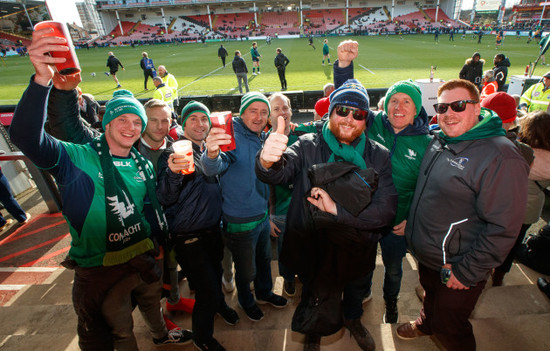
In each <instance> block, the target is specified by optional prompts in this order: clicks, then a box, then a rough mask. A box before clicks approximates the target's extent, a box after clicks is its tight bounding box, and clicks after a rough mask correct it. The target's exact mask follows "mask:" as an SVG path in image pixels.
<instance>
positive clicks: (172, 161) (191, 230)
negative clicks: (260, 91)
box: [157, 101, 239, 350]
mask: <svg viewBox="0 0 550 351" xmlns="http://www.w3.org/2000/svg"><path fill="white" fill-rule="evenodd" d="M209 116H210V111H209V109H208V107H206V106H205V105H203V104H202V103H200V102H197V101H190V102H189V103H188V104H187V105H186V106H185V107H184V108H183V110H182V113H181V120H182V126H183V133H184V138H185V140H179V141H177V142H175V143H174V144H172V149H173V150H174V152H172V149H170V148H169V149H167V150H166V152H165V153H164V154H163V156H162V157H161V160H160V162H159V169H160V171H159V172H158V185H157V196H158V198H159V201H160V203H161V204H162V205H163V206H164V209H165V215H166V220H167V221H168V227H169V228H170V233H171V234H172V237H173V239H174V245H175V251H176V258H177V260H178V263H179V264H180V266H182V268H183V270H184V271H185V272H186V274H187V279H189V282H190V283H191V284H192V285H193V287H194V289H195V306H194V308H193V316H192V329H193V340H194V342H195V344H196V345H197V347H198V348H200V349H201V350H220V348H219V343H218V341H217V340H216V339H215V338H214V337H213V331H214V317H215V315H216V314H217V313H218V314H220V315H221V316H222V317H223V318H224V320H225V321H226V323H228V324H230V325H234V324H236V323H237V322H238V321H239V316H238V315H237V312H235V310H233V309H232V308H230V307H229V306H227V304H226V302H225V298H224V295H223V292H222V288H221V277H222V267H221V259H222V257H223V240H222V234H221V230H220V220H221V214H222V197H221V191H220V185H219V182H218V180H217V177H216V176H207V175H205V174H204V171H203V169H202V166H201V162H200V157H201V154H202V153H203V152H204V151H205V148H204V139H206V136H207V135H208V132H209V131H210V126H211V123H210V118H209ZM179 143H188V144H191V145H188V146H191V147H192V149H191V150H188V149H187V150H186V149H185V147H183V148H182V149H183V150H184V151H183V153H180V152H178V151H177V150H176V149H178V147H179ZM188 146H187V147H188ZM189 152H191V153H192V156H191V157H192V158H191V160H189V158H188V155H187V154H188V153H189ZM192 165H194V166H192Z"/></svg>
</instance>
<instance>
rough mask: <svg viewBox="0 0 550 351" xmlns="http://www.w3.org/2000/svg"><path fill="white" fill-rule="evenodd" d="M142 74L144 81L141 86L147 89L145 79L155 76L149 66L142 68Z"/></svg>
mask: <svg viewBox="0 0 550 351" xmlns="http://www.w3.org/2000/svg"><path fill="white" fill-rule="evenodd" d="M143 76H144V78H145V79H144V81H143V86H144V87H145V89H147V80H148V79H149V77H151V79H153V78H155V77H154V76H153V70H152V69H151V68H149V69H144V70H143Z"/></svg>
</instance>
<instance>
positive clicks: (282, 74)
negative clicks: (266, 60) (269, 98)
mask: <svg viewBox="0 0 550 351" xmlns="http://www.w3.org/2000/svg"><path fill="white" fill-rule="evenodd" d="M277 72H278V73H279V80H280V81H281V89H283V90H286V77H285V69H284V68H283V69H277Z"/></svg>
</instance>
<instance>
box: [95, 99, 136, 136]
mask: <svg viewBox="0 0 550 351" xmlns="http://www.w3.org/2000/svg"><path fill="white" fill-rule="evenodd" d="M125 113H133V114H135V115H137V116H138V117H139V118H141V122H142V124H141V132H142V133H143V132H144V131H145V127H147V115H146V114H145V109H144V108H143V105H142V104H141V102H139V100H138V99H136V98H135V97H134V94H132V92H131V91H129V90H124V89H121V90H117V91H115V92H114V93H113V98H112V99H111V100H109V101H107V103H106V104H105V115H103V122H102V123H101V125H102V126H103V129H105V126H106V125H107V124H109V123H111V121H112V120H113V119H115V118H117V117H118V116H120V115H123V114H125Z"/></svg>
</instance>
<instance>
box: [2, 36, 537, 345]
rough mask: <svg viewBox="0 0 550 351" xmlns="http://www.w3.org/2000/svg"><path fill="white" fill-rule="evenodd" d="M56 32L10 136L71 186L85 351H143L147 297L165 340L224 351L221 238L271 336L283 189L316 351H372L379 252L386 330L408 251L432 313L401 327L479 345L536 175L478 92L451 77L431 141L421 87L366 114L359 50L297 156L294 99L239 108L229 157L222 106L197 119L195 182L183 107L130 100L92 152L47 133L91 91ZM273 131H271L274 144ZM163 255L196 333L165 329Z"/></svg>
mask: <svg viewBox="0 0 550 351" xmlns="http://www.w3.org/2000/svg"><path fill="white" fill-rule="evenodd" d="M49 31H50V29H44V30H39V31H35V32H34V33H33V44H32V45H31V47H30V49H29V53H30V58H31V62H32V64H33V65H34V67H35V71H36V74H35V75H34V76H33V77H32V78H31V82H30V84H29V87H28V88H27V90H26V91H25V93H24V95H23V97H22V99H21V101H20V103H19V105H18V107H17V109H16V112H15V115H14V118H13V122H12V126H11V128H10V136H11V138H12V141H13V142H14V144H16V145H17V146H18V147H19V148H20V149H21V150H22V151H23V152H24V153H25V155H27V157H29V158H30V159H31V160H32V161H33V162H35V163H36V164H37V165H38V166H39V167H41V168H43V169H47V170H49V171H50V172H51V173H52V174H53V175H54V177H55V178H56V180H57V183H58V184H59V185H60V191H61V194H62V199H63V202H64V206H63V214H64V216H65V218H66V219H67V221H68V222H69V224H70V229H71V236H72V243H71V250H70V252H69V258H70V259H69V260H68V263H70V265H71V267H72V268H73V269H75V281H74V286H73V303H74V306H75V311H76V313H77V315H78V317H79V318H78V334H79V344H80V346H81V348H82V349H84V350H95V349H102V350H110V349H113V348H116V347H118V346H120V345H124V347H128V349H132V347H137V346H134V345H135V338H134V337H133V333H132V323H131V318H132V317H131V312H132V308H133V305H132V301H135V302H136V303H137V305H138V307H139V308H140V310H141V312H142V313H143V315H144V319H145V321H146V324H147V326H148V328H149V330H150V331H151V333H152V336H153V340H154V342H155V343H157V344H158V343H172V342H185V341H189V340H190V339H191V338H193V341H194V343H195V345H196V346H197V347H198V348H199V349H201V350H224V348H223V346H222V345H221V344H220V343H219V342H217V340H216V339H215V338H214V337H213V318H214V316H215V315H216V314H220V315H221V316H222V317H223V319H224V320H225V321H226V322H227V323H229V324H235V323H237V322H238V320H239V318H238V314H237V313H236V311H234V310H233V309H231V308H230V307H229V306H227V304H226V303H225V300H224V297H223V293H222V292H221V280H222V278H221V275H222V270H221V259H222V257H221V256H222V255H223V254H222V252H223V241H225V245H226V246H227V247H228V248H229V250H230V252H231V254H232V256H233V261H234V264H235V280H236V286H237V295H238V303H239V305H240V307H241V308H242V309H243V310H244V312H245V314H246V316H247V317H248V318H249V319H250V320H252V321H256V322H257V321H260V320H261V319H263V318H264V311H263V310H262V309H260V308H259V306H258V305H262V304H270V305H272V306H273V307H276V308H284V307H285V306H287V304H288V302H287V299H286V298H284V297H282V296H279V295H276V294H274V293H273V291H272V290H273V280H272V274H271V263H270V262H271V241H270V238H269V236H270V231H271V230H272V228H271V225H270V211H269V196H270V189H269V185H278V186H286V188H287V193H286V194H287V195H286V199H287V200H289V203H288V202H286V203H288V209H287V210H286V213H287V214H286V219H285V223H284V224H285V225H284V230H283V232H281V235H284V240H283V242H282V246H283V247H282V252H281V256H280V260H281V263H283V264H284V266H285V267H286V268H287V269H288V272H290V273H291V274H290V276H287V277H285V291H287V293H289V292H290V293H293V286H292V284H286V283H287V281H288V282H292V283H293V282H294V280H293V279H294V274H297V275H298V277H299V278H300V281H301V282H302V284H303V285H302V296H301V302H300V304H299V306H298V308H297V310H296V312H295V314H294V317H293V321H292V328H293V330H296V331H299V332H301V333H303V334H305V335H306V339H305V345H304V349H306V350H319V349H320V339H321V337H322V336H326V335H329V334H332V333H334V332H335V331H337V330H339V329H340V328H341V327H342V326H345V327H346V328H347V329H348V330H349V331H350V334H351V335H352V336H353V337H354V339H355V340H356V341H357V343H358V345H359V346H360V348H361V349H362V350H374V348H375V342H374V339H373V338H372V336H371V335H370V333H369V332H368V330H367V329H366V328H365V327H364V326H363V325H362V323H361V315H362V313H363V309H362V303H363V301H364V300H365V299H366V298H367V299H368V297H369V295H370V289H371V280H372V273H373V270H374V268H375V257H376V252H377V245H378V243H379V242H380V243H381V246H382V256H383V261H384V265H385V268H386V272H385V279H384V299H385V302H386V313H385V316H384V319H385V321H386V322H387V323H396V322H397V320H398V313H397V301H398V295H399V287H400V280H401V274H402V268H401V266H402V262H401V261H402V258H403V256H404V255H405V251H406V249H407V248H408V249H409V250H410V251H411V252H412V253H413V255H414V256H415V257H416V259H417V260H418V262H419V275H420V282H421V284H422V286H423V287H424V290H425V298H424V305H423V311H422V313H421V316H420V317H419V318H418V319H417V320H416V321H414V322H408V323H405V324H402V325H400V326H399V327H398V328H397V335H398V337H400V338H403V339H411V338H415V337H418V336H422V335H435V336H436V337H437V338H438V339H439V340H440V342H441V343H442V344H443V345H444V346H445V347H446V348H447V349H448V350H474V349H475V339H474V335H473V332H472V326H471V324H470V323H469V321H468V317H469V315H470V313H471V312H472V310H473V308H474V307H475V304H476V302H477V299H478V298H479V295H480V294H481V291H482V289H483V287H484V285H485V282H486V280H487V277H488V275H489V273H490V271H491V270H492V269H493V268H494V267H496V266H498V265H499V264H500V263H501V262H502V261H503V260H504V258H505V257H506V255H507V254H508V252H509V251H510V249H511V247H512V246H513V244H514V242H515V240H516V237H517V233H518V230H519V226H520V225H521V220H520V219H519V218H521V217H522V216H523V212H524V209H525V199H526V187H527V174H528V168H529V167H528V165H527V163H526V162H525V160H524V159H523V157H522V156H521V155H520V153H519V152H518V150H517V149H516V147H515V146H514V144H512V143H511V142H510V141H509V140H508V139H506V137H505V136H504V134H505V133H504V130H503V129H502V127H501V126H502V123H501V121H500V119H499V118H498V116H497V115H496V114H495V113H493V112H492V111H490V110H485V109H481V107H480V104H479V92H478V90H477V88H476V86H475V85H473V84H471V83H469V82H467V81H465V80H451V81H449V82H447V83H445V84H444V85H442V86H441V87H440V89H439V91H438V103H437V104H435V105H434V108H435V110H436V112H437V117H438V123H439V126H440V128H441V132H440V133H439V134H436V135H435V136H434V137H430V136H429V135H428V128H427V116H426V112H425V110H424V108H423V107H422V102H421V101H422V98H421V93H420V89H419V88H418V86H416V85H415V84H414V83H413V82H411V81H401V82H398V83H396V84H394V85H393V86H392V87H390V89H389V90H388V94H387V96H386V100H385V104H384V111H381V112H379V113H376V114H375V113H373V112H372V111H371V110H370V109H369V105H370V104H369V102H370V101H369V96H368V93H367V91H366V89H365V88H364V87H363V86H362V84H361V83H360V82H358V81H357V80H355V79H353V60H354V59H355V58H356V57H357V54H358V47H357V43H356V42H353V41H345V42H343V43H341V44H340V45H339V46H338V60H337V61H336V62H335V63H334V79H335V88H336V90H334V91H333V92H332V93H331V94H330V96H329V108H328V112H327V114H326V115H325V116H323V118H322V119H321V120H320V121H317V122H315V123H313V124H311V126H312V129H311V130H309V132H308V133H305V134H304V135H302V136H300V137H299V138H296V137H293V138H292V139H293V140H292V141H293V142H291V141H289V135H291V133H290V127H289V123H290V117H291V113H288V110H289V109H290V108H291V107H290V101H289V100H288V99H285V97H284V95H282V94H280V96H275V97H273V98H270V100H271V101H270V100H268V99H267V98H266V97H265V96H264V95H263V94H261V93H258V92H249V93H247V94H245V95H244V96H243V97H242V99H241V107H240V111H239V116H238V117H234V118H233V119H232V123H233V129H234V142H235V144H236V148H235V149H234V150H230V151H222V149H223V148H224V147H225V146H226V145H229V144H230V143H231V142H232V136H231V135H229V134H227V133H226V132H225V130H224V129H222V128H214V127H212V124H211V121H210V118H209V117H210V111H209V110H208V108H207V107H206V106H204V105H203V104H200V103H198V102H190V103H189V104H188V105H186V106H185V107H184V108H183V110H182V113H181V124H182V128H183V132H184V139H187V140H190V141H191V142H192V143H193V158H194V164H195V171H194V172H192V173H191V174H184V173H189V172H188V170H189V169H190V162H189V161H188V160H187V159H186V158H184V157H182V156H180V155H178V154H175V153H174V152H173V151H174V150H173V149H172V147H171V146H170V143H171V140H170V139H169V138H167V134H168V127H167V125H168V122H167V120H169V118H170V117H169V116H170V112H169V110H170V108H169V106H168V104H166V103H165V102H163V101H160V100H151V101H150V102H148V104H146V106H145V108H144V107H143V106H142V105H141V104H140V103H139V101H137V100H136V99H135V98H134V97H133V96H132V94H131V93H130V92H128V91H125V90H119V91H117V92H115V95H114V97H113V99H112V100H110V101H109V102H108V103H107V106H106V114H105V117H104V119H103V122H102V124H103V129H104V130H105V132H104V133H103V134H101V135H99V136H97V137H96V138H94V139H93V140H91V141H89V142H85V143H81V144H77V143H73V142H69V141H59V140H58V139H56V138H54V137H52V136H50V135H48V134H47V133H45V132H44V129H43V124H44V120H45V119H46V117H48V118H50V117H51V116H46V115H45V113H46V112H45V111H48V113H52V112H51V110H49V109H47V108H46V107H48V96H49V94H50V91H51V92H52V93H53V92H54V91H55V90H56V89H57V90H69V92H68V93H66V94H65V95H67V96H68V97H69V98H71V96H72V95H71V94H72V92H71V91H72V90H73V88H74V87H75V86H76V85H77V84H78V81H79V76H60V75H59V74H57V73H54V70H53V68H52V67H51V65H52V64H54V63H56V62H61V61H62V60H64V59H62V58H54V57H50V56H46V55H44V54H45V53H46V52H48V51H56V50H58V51H61V50H63V46H57V47H59V48H56V45H52V44H59V43H63V42H64V40H65V39H63V38H57V37H48V36H47V34H49ZM236 56H237V55H236ZM159 73H160V69H159ZM52 82H53V83H52ZM52 84H53V86H54V88H52ZM74 100H75V101H74V105H76V104H77V102H76V97H75V98H74ZM65 103H66V104H67V105H63V104H61V103H58V104H56V108H57V109H58V110H59V111H61V112H59V113H68V112H66V111H69V110H71V106H72V105H73V103H71V102H70V101H66V102H65ZM285 111H287V112H285ZM69 117H71V116H69ZM268 119H271V124H272V126H273V129H272V130H271V131H270V133H269V134H266V133H265V132H264V128H265V127H266V124H267V122H268ZM153 121H155V123H154V126H155V128H154V129H152V131H151V133H150V135H149V136H148V137H147V138H146V137H145V136H146V135H148V134H149V132H148V131H147V130H148V129H149V128H153V124H150V123H151V122H153ZM136 142H138V148H137V149H136V148H134V144H135V143H136ZM157 142H158V143H157ZM153 143H154V144H155V145H154V146H153V145H152V144H153ZM138 150H139V151H138ZM143 150H145V151H143ZM147 151H151V152H152V153H151V154H149V157H148V156H147V154H148V152H147ZM151 155H156V156H151ZM155 170H156V172H155ZM182 171H185V172H182ZM334 174H338V176H336V177H334ZM156 175H158V179H157V177H156ZM289 185H292V186H291V187H290V188H289V187H288V186H289ZM289 189H291V192H292V193H291V195H289V194H288V190H289ZM509 198H513V199H515V201H513V202H512V203H510V201H508V199H509ZM220 222H221V224H222V226H221V228H220ZM222 238H223V240H222ZM157 243H159V244H160V245H161V247H164V257H165V258H166V257H167V255H168V254H169V249H170V247H172V246H173V247H174V250H175V252H176V256H177V260H178V263H179V264H180V265H181V266H182V267H183V268H184V271H185V272H186V274H187V275H188V279H189V282H190V283H191V284H193V285H194V288H195V289H196V290H195V291H196V304H195V308H194V309H193V319H192V325H193V334H192V336H191V334H190V333H188V332H185V331H181V330H171V331H168V329H167V327H166V324H165V322H164V320H163V319H162V316H161V313H160V312H159V311H160V310H161V309H160V299H161V284H160V279H161V278H160V276H161V272H160V269H159V263H158V262H157V261H158V260H160V259H161V257H162V254H159V250H158V247H159V246H158V245H157ZM251 282H254V294H253V293H252V291H251V286H250V284H251ZM289 295H290V294H289ZM120 347H121V349H122V347H123V346H120Z"/></svg>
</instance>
